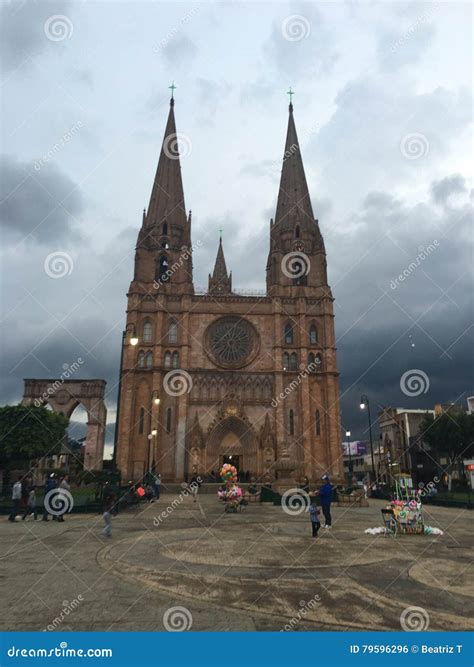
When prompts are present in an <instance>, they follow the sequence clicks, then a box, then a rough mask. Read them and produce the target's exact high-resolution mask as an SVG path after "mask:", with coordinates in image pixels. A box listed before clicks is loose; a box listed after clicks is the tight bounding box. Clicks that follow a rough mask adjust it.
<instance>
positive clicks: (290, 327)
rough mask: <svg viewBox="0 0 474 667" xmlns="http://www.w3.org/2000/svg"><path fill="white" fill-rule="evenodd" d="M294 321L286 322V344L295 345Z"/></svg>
mask: <svg viewBox="0 0 474 667" xmlns="http://www.w3.org/2000/svg"><path fill="white" fill-rule="evenodd" d="M294 328H295V325H294V322H290V321H288V322H286V324H285V331H284V334H285V345H293V339H294Z"/></svg>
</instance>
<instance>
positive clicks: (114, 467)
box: [112, 324, 138, 472]
mask: <svg viewBox="0 0 474 667" xmlns="http://www.w3.org/2000/svg"><path fill="white" fill-rule="evenodd" d="M131 327H132V330H131V333H130V339H129V343H130V345H132V346H133V347H135V345H138V336H137V334H136V332H135V327H134V325H133V324H132V325H131ZM126 340H127V329H125V331H123V332H122V349H121V351H120V370H119V382H118V391H117V412H116V416H115V431H114V451H113V454H112V471H113V472H116V471H117V442H118V430H119V421H120V399H121V396H122V373H123V356H124V350H125V343H126Z"/></svg>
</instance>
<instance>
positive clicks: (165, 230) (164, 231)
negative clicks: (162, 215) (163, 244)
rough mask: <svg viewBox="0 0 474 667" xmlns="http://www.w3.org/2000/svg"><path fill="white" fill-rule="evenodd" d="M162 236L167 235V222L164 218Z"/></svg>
mask: <svg viewBox="0 0 474 667" xmlns="http://www.w3.org/2000/svg"><path fill="white" fill-rule="evenodd" d="M163 236H168V223H167V222H166V220H165V221H164V223H163Z"/></svg>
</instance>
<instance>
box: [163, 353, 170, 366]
mask: <svg viewBox="0 0 474 667" xmlns="http://www.w3.org/2000/svg"><path fill="white" fill-rule="evenodd" d="M164 367H165V368H171V352H169V351H166V352H165V357H164Z"/></svg>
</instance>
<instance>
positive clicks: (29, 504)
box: [21, 486, 38, 521]
mask: <svg viewBox="0 0 474 667" xmlns="http://www.w3.org/2000/svg"><path fill="white" fill-rule="evenodd" d="M29 514H32V515H33V518H34V520H35V521H36V519H37V518H38V512H37V511H36V488H35V487H34V486H33V487H31V489H30V492H29V494H28V500H27V501H26V508H25V511H24V513H23V516H22V517H21V518H22V520H23V521H24V520H25V519H26V517H27V516H28V515H29Z"/></svg>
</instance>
